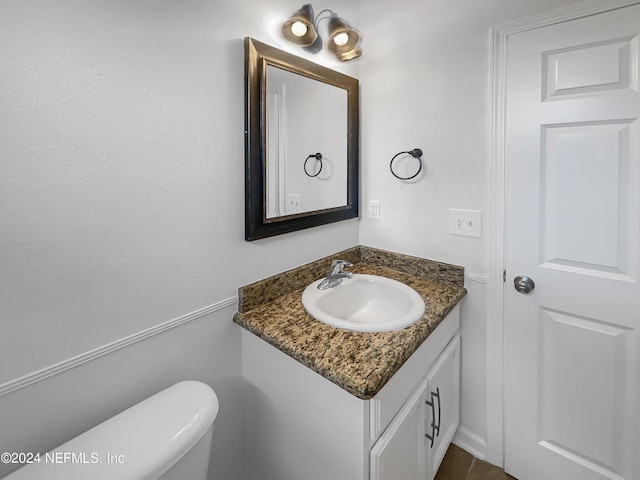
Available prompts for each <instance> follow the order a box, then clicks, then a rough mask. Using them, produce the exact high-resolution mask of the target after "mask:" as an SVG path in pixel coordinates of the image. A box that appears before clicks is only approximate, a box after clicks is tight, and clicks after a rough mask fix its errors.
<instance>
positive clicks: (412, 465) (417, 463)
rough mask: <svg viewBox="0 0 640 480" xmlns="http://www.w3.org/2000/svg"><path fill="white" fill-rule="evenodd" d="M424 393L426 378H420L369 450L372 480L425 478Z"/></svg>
mask: <svg viewBox="0 0 640 480" xmlns="http://www.w3.org/2000/svg"><path fill="white" fill-rule="evenodd" d="M427 394H428V390H427V381H426V380H423V381H422V382H420V384H419V385H418V387H417V388H416V389H415V390H414V391H413V393H412V394H411V396H410V397H409V399H408V400H407V402H406V403H405V404H404V406H403V407H402V408H401V409H400V411H399V412H398V414H397V415H396V417H395V418H394V419H393V421H392V422H391V423H390V424H389V427H388V428H387V429H386V430H385V432H384V433H383V434H382V435H381V436H380V438H379V439H378V441H377V442H376V444H375V445H374V446H373V448H372V449H371V455H370V458H371V476H370V478H371V480H417V479H424V478H426V475H427V469H426V467H427V457H426V455H427V444H426V438H425V425H426V408H425V401H426V399H427Z"/></svg>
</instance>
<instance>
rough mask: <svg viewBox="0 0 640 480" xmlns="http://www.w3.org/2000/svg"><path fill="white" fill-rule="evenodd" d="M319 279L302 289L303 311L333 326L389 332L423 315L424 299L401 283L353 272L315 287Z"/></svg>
mask: <svg viewBox="0 0 640 480" xmlns="http://www.w3.org/2000/svg"><path fill="white" fill-rule="evenodd" d="M321 281H322V280H318V281H316V282H313V283H312V284H311V285H309V286H308V287H307V288H305V290H304V292H302V304H303V305H304V308H305V310H306V311H307V312H308V313H309V315H311V316H312V317H313V318H315V319H316V320H319V321H321V322H324V323H326V324H327V325H331V326H332V327H338V328H346V329H348V330H355V331H358V332H390V331H393V330H400V329H401V328H405V327H408V326H409V325H412V324H413V323H415V322H417V321H418V320H420V319H421V318H422V315H423V314H424V307H425V306H424V300H422V297H421V296H420V295H419V294H418V292H416V291H415V290H414V289H413V288H411V287H409V286H407V285H405V284H404V283H400V282H397V281H395V280H391V279H390V278H385V277H379V276H377V275H361V274H354V275H353V277H352V278H345V279H344V280H343V281H342V283H340V284H339V285H337V286H335V287H333V288H328V289H326V290H318V284H319V283H320V282H321Z"/></svg>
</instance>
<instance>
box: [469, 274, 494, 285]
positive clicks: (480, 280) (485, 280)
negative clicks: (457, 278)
mask: <svg viewBox="0 0 640 480" xmlns="http://www.w3.org/2000/svg"><path fill="white" fill-rule="evenodd" d="M464 279H465V280H469V281H471V282H478V283H489V277H487V276H486V275H476V274H475V273H465V274H464Z"/></svg>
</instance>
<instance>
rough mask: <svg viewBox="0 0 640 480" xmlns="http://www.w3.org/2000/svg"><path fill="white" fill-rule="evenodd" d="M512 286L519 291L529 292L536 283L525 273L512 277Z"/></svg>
mask: <svg viewBox="0 0 640 480" xmlns="http://www.w3.org/2000/svg"><path fill="white" fill-rule="evenodd" d="M513 286H514V287H515V288H516V290H517V291H518V292H520V293H529V292H530V291H531V290H533V289H534V288H536V284H535V283H534V282H533V280H531V279H530V278H529V277H527V276H526V275H518V276H517V277H516V278H514V279H513Z"/></svg>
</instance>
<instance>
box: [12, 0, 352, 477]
mask: <svg viewBox="0 0 640 480" xmlns="http://www.w3.org/2000/svg"><path fill="white" fill-rule="evenodd" d="M356 6H357V5H356V1H355V0H353V1H349V2H341V4H340V9H341V11H340V12H341V13H343V14H344V15H345V16H346V17H348V18H350V19H351V18H353V19H354V20H355V19H356V18H357V8H356ZM299 7H300V3H299V2H298V1H293V0H269V1H260V2H257V1H253V0H224V1H214V0H188V1H181V2H174V1H169V0H153V1H152V0H139V1H136V2H125V1H106V0H103V1H99V0H91V1H87V0H60V1H58V2H44V3H43V2H36V1H30V0H24V1H5V2H1V3H0V45H2V48H1V49H0V105H1V107H0V110H1V111H2V114H1V115H0V158H1V159H2V161H1V164H0V168H1V171H0V192H1V199H2V200H1V201H0V225H1V233H0V262H1V272H2V274H1V276H0V322H1V326H2V334H1V335H0V352H2V353H1V361H0V391H1V392H3V393H4V395H3V396H0V412H2V414H1V415H0V451H5V450H8V451H15V450H17V449H28V448H37V449H48V448H51V447H53V446H55V445H56V444H58V443H60V442H61V441H63V440H66V439H68V438H70V437H72V436H74V435H76V434H78V433H79V432H81V431H82V430H83V429H85V428H87V427H89V426H91V425H94V424H96V423H98V422H100V421H102V420H103V419H105V418H106V417H108V416H109V415H111V414H113V413H115V412H117V411H119V410H121V409H123V408H125V407H127V406H129V405H131V404H132V403H134V402H135V401H138V400H140V399H142V398H144V397H145V396H147V395H148V394H151V393H154V392H155V391H158V390H159V389H161V388H162V387H164V386H167V385H169V384H171V383H174V382H176V381H178V380H181V379H185V378H199V379H202V380H204V381H207V382H208V383H210V384H211V385H212V386H213V387H214V389H215V390H216V391H217V392H218V394H219V395H220V398H221V402H222V405H221V410H220V414H219V417H218V420H217V422H219V423H218V424H217V425H219V428H220V429H221V432H222V434H220V433H219V434H217V435H216V444H215V445H216V450H215V453H214V460H217V463H216V466H215V468H214V472H215V475H214V477H215V478H224V479H235V478H240V475H241V473H240V469H241V463H240V460H239V459H240V456H239V453H240V441H241V438H240V432H241V428H240V425H239V422H240V421H241V415H240V414H241V409H240V406H239V405H240V402H241V399H240V396H239V389H238V388H237V385H236V384H237V382H238V380H239V376H240V337H239V329H238V327H236V326H235V325H233V324H232V323H231V316H232V313H233V311H234V310H235V309H234V308H233V307H231V308H229V307H224V308H222V309H220V310H216V309H213V310H215V311H210V312H209V311H205V313H206V312H209V313H207V314H206V315H204V316H200V317H199V318H197V319H195V320H193V321H192V322H190V323H186V324H184V325H182V326H179V327H177V328H174V329H172V330H169V331H167V332H165V333H162V334H160V335H158V336H155V337H153V338H149V339H147V340H144V341H141V342H138V343H135V344H133V345H131V346H128V347H127V348H125V349H123V350H119V351H118V352H116V353H112V354H110V355H108V356H105V357H102V358H100V359H98V360H93V361H91V362H89V363H85V364H84V365H82V366H80V367H77V368H75V369H73V370H69V371H67V372H66V373H62V374H59V375H55V376H53V377H51V378H48V379H46V380H43V381H41V382H39V383H35V384H33V385H31V386H27V387H24V388H21V389H18V390H17V391H13V390H15V389H16V388H18V387H20V386H21V385H22V384H20V385H18V384H17V383H16V382H15V380H16V379H19V378H21V377H24V378H23V379H24V380H25V382H26V384H29V383H30V382H31V381H32V380H36V379H37V378H36V377H35V376H34V372H36V371H40V370H43V372H44V374H45V376H46V375H47V374H49V373H55V372H54V369H52V365H55V364H58V363H59V362H65V361H67V360H68V359H71V358H73V357H76V356H80V358H81V359H86V358H88V357H87V356H83V355H84V354H85V353H86V352H90V351H92V350H94V349H98V351H103V350H104V349H103V350H100V349H101V348H103V347H104V346H105V345H109V344H111V343H113V342H115V343H116V344H118V342H120V343H122V341H123V340H122V339H125V338H126V337H129V336H131V335H135V334H137V333H138V332H141V331H146V330H148V329H153V328H155V327H157V326H158V325H160V324H162V323H164V322H167V321H170V320H172V319H176V318H182V317H184V316H185V315H188V314H190V313H192V312H200V313H203V312H202V310H201V309H203V308H205V307H207V306H209V305H213V304H216V302H220V301H223V303H224V301H225V300H228V299H230V298H232V297H233V296H234V295H235V292H236V289H237V287H238V286H240V285H243V284H246V283H249V282H252V281H254V280H257V279H259V278H262V277H265V276H268V275H271V274H273V273H276V272H279V271H282V270H285V269H288V268H292V267H294V266H297V265H299V264H302V263H305V262H308V261H310V260H313V259H315V258H318V257H321V256H324V255H327V254H329V253H332V252H335V251H338V250H341V249H344V248H347V247H350V246H353V245H356V244H357V243H358V223H357V221H355V220H352V221H346V222H341V223H339V224H333V225H328V226H324V227H319V228H314V229H310V230H307V231H304V232H297V233H293V234H288V235H284V236H281V237H277V238H274V239H267V240H263V241H258V242H253V243H247V242H244V241H243V238H244V237H243V236H244V232H243V229H244V219H243V215H244V192H243V171H244V170H243V169H244V164H243V162H244V139H243V127H244V92H243V76H244V73H243V42H242V38H243V37H245V36H253V37H255V38H257V39H258V40H261V41H263V42H266V43H270V44H272V45H275V46H280V47H281V48H284V49H287V50H290V51H295V53H296V54H299V55H304V52H302V50H300V49H298V48H296V47H294V46H292V45H289V44H287V43H286V42H285V41H284V40H281V39H280V38H279V34H278V31H277V29H278V25H280V24H281V23H282V21H283V20H284V18H286V17H288V16H289V15H290V14H291V13H293V12H294V11H295V10H297V9H298V8H299ZM317 7H319V8H324V5H317ZM313 59H314V60H315V61H319V62H321V63H324V64H325V65H327V66H330V67H332V68H340V69H341V70H342V71H344V73H347V74H350V75H353V76H357V75H356V73H357V65H351V66H340V67H337V61H336V60H331V59H330V57H329V56H328V55H318V56H316V57H313ZM196 316H197V315H196ZM118 345H119V344H118ZM63 365H69V364H63ZM7 392H12V393H7ZM10 469H11V468H10V467H7V466H1V465H0V476H2V475H3V474H5V473H7V472H8V471H9V470H10Z"/></svg>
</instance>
